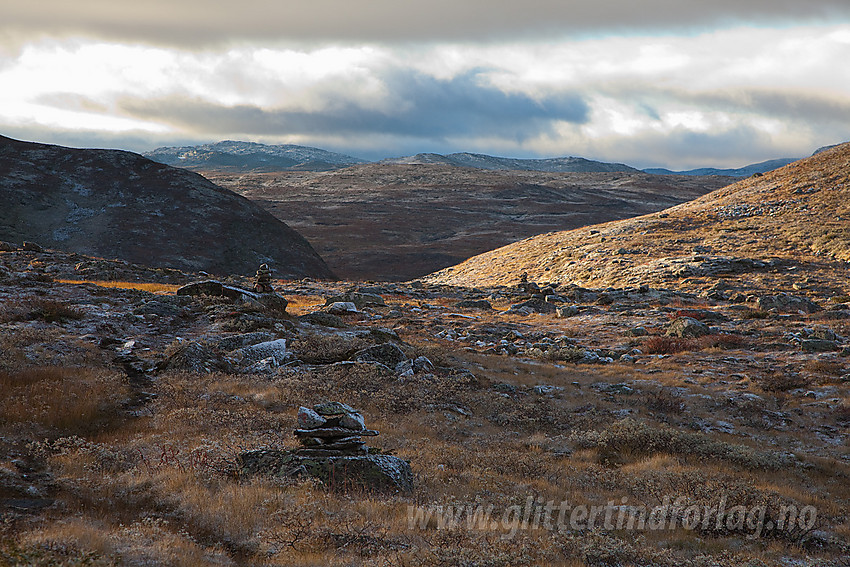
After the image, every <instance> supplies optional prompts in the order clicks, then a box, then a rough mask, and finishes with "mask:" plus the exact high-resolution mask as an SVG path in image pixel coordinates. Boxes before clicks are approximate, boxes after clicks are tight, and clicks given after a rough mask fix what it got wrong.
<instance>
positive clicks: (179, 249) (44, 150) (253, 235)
mask: <svg viewBox="0 0 850 567" xmlns="http://www.w3.org/2000/svg"><path fill="white" fill-rule="evenodd" d="M0 196H2V200H3V206H2V208H0V240H6V241H12V242H15V243H18V244H20V243H22V242H23V241H32V242H35V243H37V244H40V245H41V246H45V247H53V248H59V249H63V250H68V251H73V252H79V253H82V254H88V255H90V256H100V257H106V258H120V259H122V260H127V261H130V262H136V263H140V264H146V265H149V266H156V267H161V268H176V269H184V270H194V271H199V270H205V271H208V272H211V273H216V274H229V273H231V272H235V273H243V274H249V273H251V272H253V271H254V270H256V268H257V266H258V265H259V264H260V263H268V264H270V265H271V266H272V268H273V269H274V270H276V271H277V273H278V276H279V277H307V276H309V277H319V278H328V277H333V274H332V272H331V271H330V270H329V269H328V267H327V266H326V265H325V263H324V262H323V261H322V259H321V258H320V257H319V256H318V255H317V254H316V253H315V251H314V250H313V249H312V248H311V247H310V245H309V244H308V243H307V241H306V240H304V238H303V237H302V236H301V235H299V234H298V233H297V232H295V231H294V230H292V229H291V228H289V227H288V226H286V225H285V224H284V223H283V222H281V221H280V220H278V219H276V218H275V217H273V216H272V215H270V214H269V213H267V212H266V211H264V210H263V209H262V208H260V207H258V206H257V205H255V204H254V203H252V202H250V201H249V200H247V199H245V198H243V197H240V196H238V195H236V194H234V193H232V192H230V191H228V190H226V189H222V188H221V187H217V186H216V185H213V184H212V183H210V182H209V181H207V180H206V179H204V178H203V177H201V176H200V175H197V174H195V173H191V172H188V171H186V170H183V169H178V168H173V167H168V166H165V165H162V164H159V163H156V162H153V161H151V160H148V159H146V158H143V157H141V156H139V155H137V154H133V153H130V152H122V151H116V150H76V149H70V148H63V147H61V146H51V145H45V144H34V143H28V142H19V141H15V140H11V139H9V138H4V137H0Z"/></svg>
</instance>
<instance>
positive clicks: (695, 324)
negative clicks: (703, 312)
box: [667, 317, 711, 339]
mask: <svg viewBox="0 0 850 567" xmlns="http://www.w3.org/2000/svg"><path fill="white" fill-rule="evenodd" d="M710 332H711V331H710V329H709V328H708V325H706V324H705V323H703V322H702V321H697V320H696V319H694V318H692V317H678V318H676V319H674V320H673V322H672V323H670V327H668V329H667V336H668V337H680V338H684V339H690V338H694V337H702V336H705V335H708V334H709V333H710Z"/></svg>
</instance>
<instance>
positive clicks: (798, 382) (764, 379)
mask: <svg viewBox="0 0 850 567" xmlns="http://www.w3.org/2000/svg"><path fill="white" fill-rule="evenodd" d="M753 381H754V382H755V383H756V386H758V387H759V388H760V389H762V390H764V391H765V392H788V391H790V390H796V389H797V388H807V387H808V386H809V384H810V381H809V379H808V378H806V377H804V376H800V375H799V374H791V373H785V372H771V373H768V374H764V375H762V376H757V377H755V378H753Z"/></svg>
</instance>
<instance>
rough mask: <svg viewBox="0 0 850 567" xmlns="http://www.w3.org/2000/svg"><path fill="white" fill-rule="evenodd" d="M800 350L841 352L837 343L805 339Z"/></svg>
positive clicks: (801, 342)
mask: <svg viewBox="0 0 850 567" xmlns="http://www.w3.org/2000/svg"><path fill="white" fill-rule="evenodd" d="M800 348H801V349H802V351H803V352H832V351H836V350H841V347H840V346H839V344H838V343H837V342H835V341H828V340H824V339H803V340H801V341H800Z"/></svg>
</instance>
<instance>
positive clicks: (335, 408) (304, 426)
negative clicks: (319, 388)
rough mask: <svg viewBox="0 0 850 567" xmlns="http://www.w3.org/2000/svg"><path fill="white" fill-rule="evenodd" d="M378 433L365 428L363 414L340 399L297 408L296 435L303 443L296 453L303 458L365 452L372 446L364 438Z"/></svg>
mask: <svg viewBox="0 0 850 567" xmlns="http://www.w3.org/2000/svg"><path fill="white" fill-rule="evenodd" d="M376 435H378V432H377V431H375V430H373V429H366V425H365V423H364V421H363V416H362V415H361V414H360V412H358V411H357V410H355V409H354V408H352V407H351V406H348V405H346V404H343V403H341V402H327V403H323V404H316V405H315V406H313V409H310V408H305V407H303V406H302V407H300V408H298V429H296V430H295V436H296V437H298V441H299V443H300V444H301V448H300V449H296V450H295V451H294V452H293V453H294V454H296V455H298V456H302V457H343V456H354V455H366V454H368V453H369V447H367V446H366V443H365V442H364V441H363V440H362V437H374V436H376Z"/></svg>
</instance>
